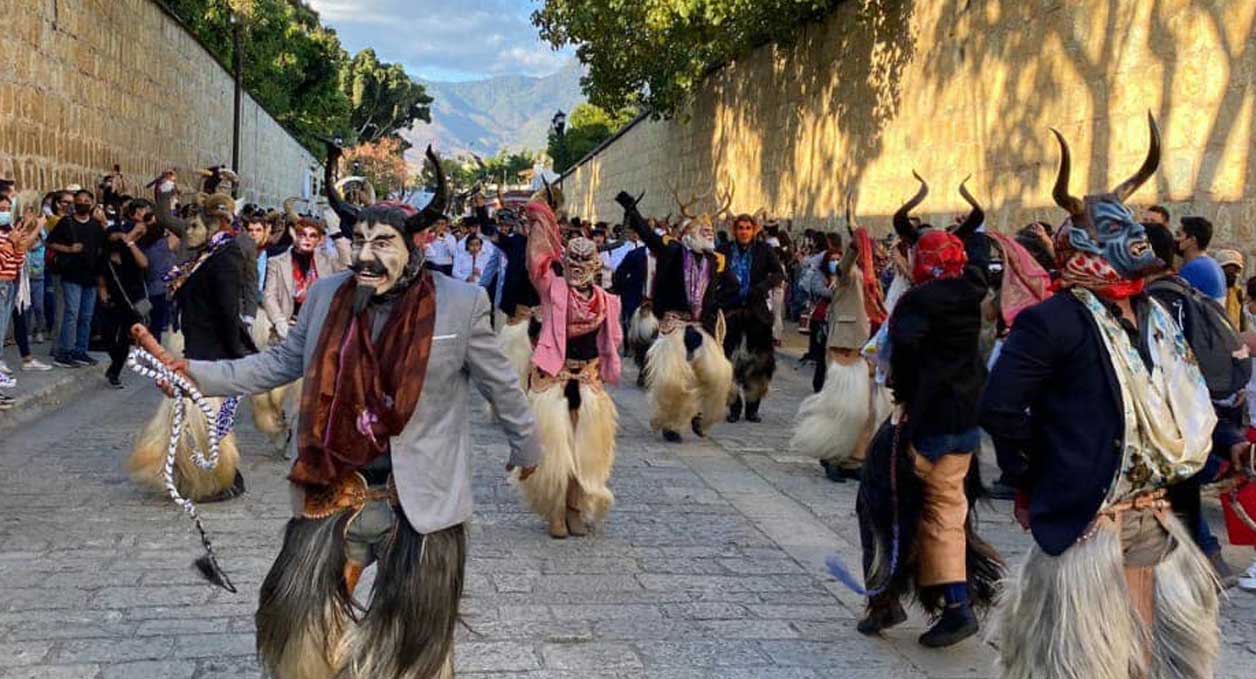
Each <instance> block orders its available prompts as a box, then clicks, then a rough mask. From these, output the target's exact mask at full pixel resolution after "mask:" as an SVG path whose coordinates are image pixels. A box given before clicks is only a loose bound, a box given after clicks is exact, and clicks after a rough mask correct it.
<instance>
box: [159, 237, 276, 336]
mask: <svg viewBox="0 0 1256 679" xmlns="http://www.w3.org/2000/svg"><path fill="white" fill-rule="evenodd" d="M244 266H245V261H244V253H243V252H242V251H241V250H240V248H239V247H236V246H235V245H234V244H233V245H229V246H227V247H224V248H222V249H221V250H219V251H218V252H217V253H215V254H213V255H211V256H210V257H209V259H207V260H205V262H204V263H203V264H201V266H200V267H199V268H198V269H197V270H196V271H195V272H194V273H193V274H192V275H191V276H190V277H188V279H187V281H186V282H185V283H184V284H183V286H182V287H180V288H179V292H178V294H177V295H176V299H177V300H178V303H179V318H180V324H181V328H182V329H183V340H184V350H183V354H184V357H185V358H189V359H192V360H198V361H218V360H222V359H229V358H243V357H245V356H248V355H249V354H252V353H255V352H256V351H257V347H255V346H254V344H253V340H252V339H251V338H250V336H249V332H248V328H246V327H245V326H244V321H242V320H241V319H240V297H241V286H242V285H243V284H244V277H243V276H242V275H241V274H242V269H243V268H244Z"/></svg>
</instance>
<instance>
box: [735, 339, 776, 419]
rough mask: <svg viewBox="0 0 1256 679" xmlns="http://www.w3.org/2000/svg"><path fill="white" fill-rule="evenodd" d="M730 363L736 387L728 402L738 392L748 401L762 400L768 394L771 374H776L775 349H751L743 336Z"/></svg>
mask: <svg viewBox="0 0 1256 679" xmlns="http://www.w3.org/2000/svg"><path fill="white" fill-rule="evenodd" d="M732 363H733V382H734V383H736V387H735V388H734V389H733V390H732V392H731V394H730V401H729V402H730V403H731V402H732V401H735V400H736V399H737V395H738V393H739V392H740V394H741V396H742V397H743V398H745V400H746V401H748V402H750V403H757V402H759V401H762V400H763V397H764V396H767V395H768V387H769V386H770V385H771V384H772V376H773V375H775V374H776V350H775V349H772V348H771V347H769V348H768V350H767V351H751V350H750V347H748V346H747V338H746V337H745V336H743V337H742V340H741V343H740V344H738V345H737V349H736V351H734V352H733V358H732Z"/></svg>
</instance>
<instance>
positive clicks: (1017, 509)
mask: <svg viewBox="0 0 1256 679" xmlns="http://www.w3.org/2000/svg"><path fill="white" fill-rule="evenodd" d="M1012 515H1013V516H1015V517H1016V523H1019V524H1020V527H1021V528H1024V529H1025V530H1029V493H1026V492H1025V491H1024V490H1018V491H1016V498H1015V499H1014V500H1013V501H1012Z"/></svg>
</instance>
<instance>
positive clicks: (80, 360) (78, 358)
mask: <svg viewBox="0 0 1256 679" xmlns="http://www.w3.org/2000/svg"><path fill="white" fill-rule="evenodd" d="M70 360H72V361H74V362H75V363H77V364H79V365H82V366H93V365H100V361H97V360H96V359H94V358H92V357H91V356H89V355H88V354H87V352H86V351H84V352H77V351H76V352H74V353H72V354H70Z"/></svg>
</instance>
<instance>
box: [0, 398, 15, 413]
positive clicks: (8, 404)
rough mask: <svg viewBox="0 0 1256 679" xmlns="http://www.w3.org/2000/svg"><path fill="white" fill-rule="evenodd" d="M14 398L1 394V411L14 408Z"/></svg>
mask: <svg viewBox="0 0 1256 679" xmlns="http://www.w3.org/2000/svg"><path fill="white" fill-rule="evenodd" d="M13 401H14V399H13V397H12V396H5V395H4V394H0V410H8V409H10V408H12V407H13Z"/></svg>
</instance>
